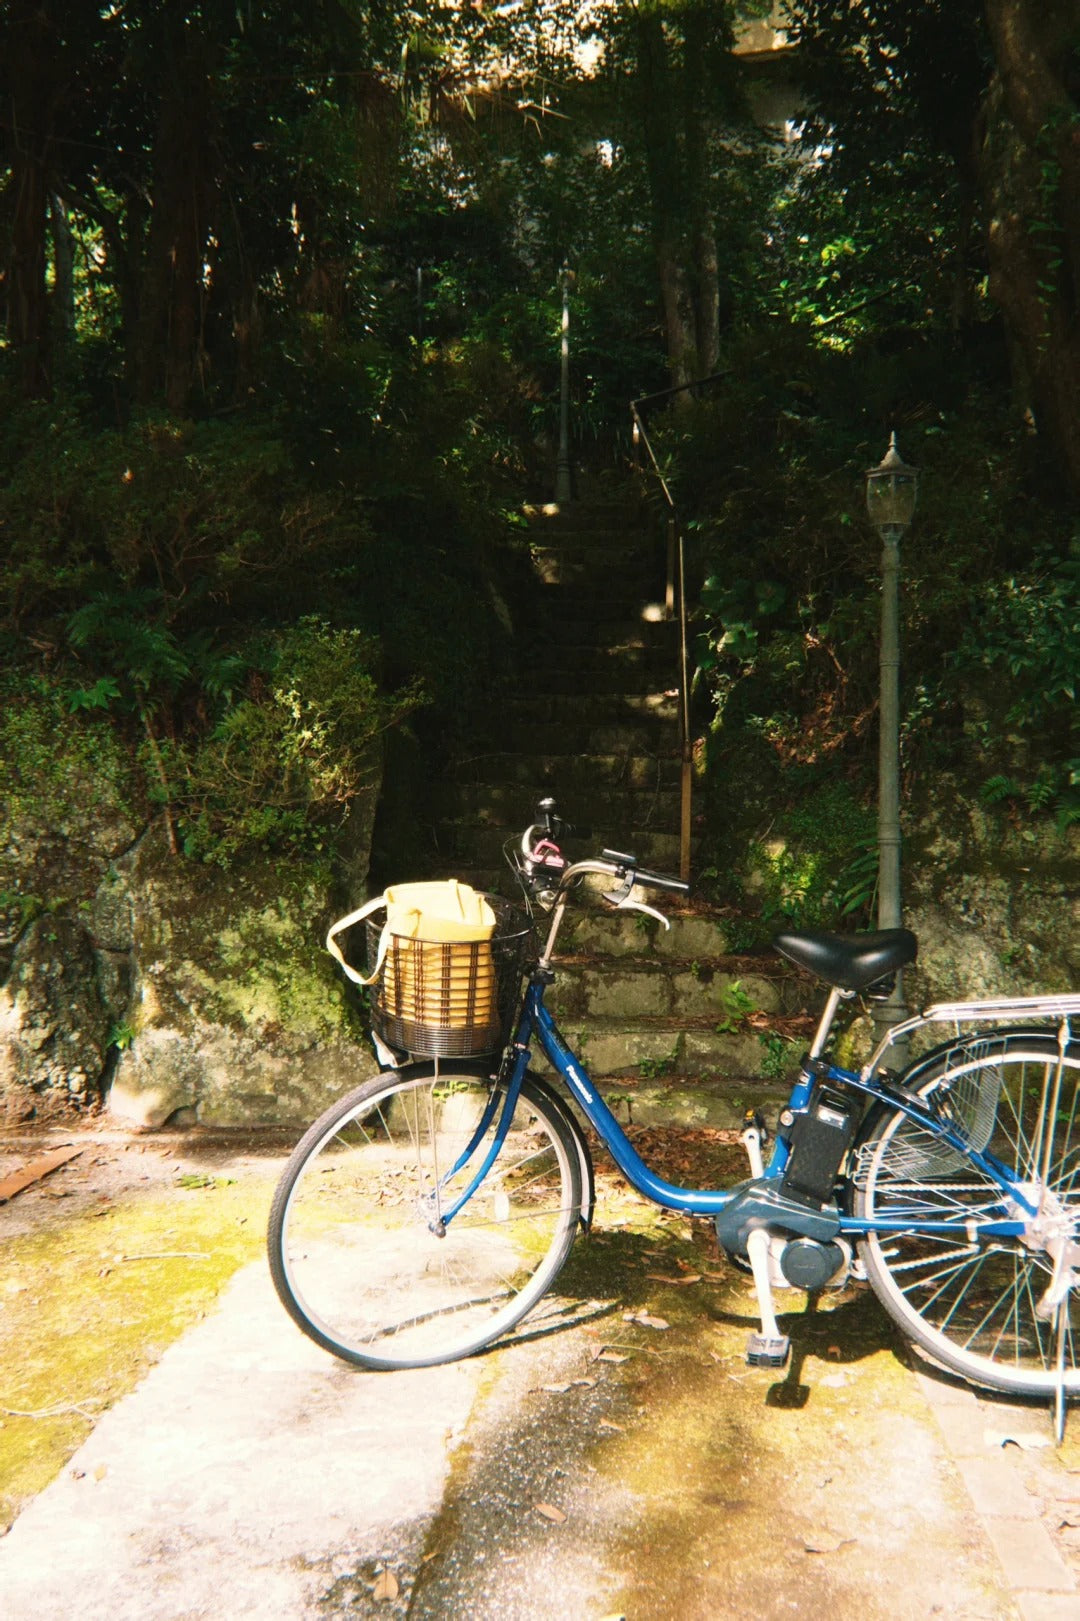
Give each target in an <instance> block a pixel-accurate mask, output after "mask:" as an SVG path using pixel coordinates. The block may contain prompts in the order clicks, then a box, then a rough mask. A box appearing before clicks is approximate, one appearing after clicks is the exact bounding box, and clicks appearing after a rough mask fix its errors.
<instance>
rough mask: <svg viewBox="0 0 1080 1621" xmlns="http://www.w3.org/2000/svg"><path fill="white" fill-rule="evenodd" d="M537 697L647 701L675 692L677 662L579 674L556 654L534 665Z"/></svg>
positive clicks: (655, 662) (658, 662)
mask: <svg viewBox="0 0 1080 1621" xmlns="http://www.w3.org/2000/svg"><path fill="white" fill-rule="evenodd" d="M535 669H536V674H535V682H536V687H537V692H536V697H537V699H540V698H548V697H572V698H582V697H586V696H587V697H590V698H598V697H603V696H606V695H608V694H615V695H616V696H620V697H623V698H630V697H639V698H647V697H649V696H650V694H653V693H658V692H659V693H664V692H667V691H669V690H672V689H674V688H675V686H676V685H677V683H678V679H679V671H678V666H677V665H676V663H675V661H674V659H663V660H657V659H654V660H652V661H651V662H650V663H648V664H634V663H628V664H627V665H626V666H625V667H623V666H620V665H617V664H614V663H609V664H608V665H607V666H606V667H594V668H593V669H591V670H580V669H578V668H576V667H575V666H574V665H573V664H571V663H568V662H566V661H564V660H563V659H562V658H561V656H560V655H558V654H556V653H551V654H548V655H547V656H546V657H541V658H539V659H538V660H536V661H535Z"/></svg>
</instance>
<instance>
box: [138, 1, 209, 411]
mask: <svg viewBox="0 0 1080 1621" xmlns="http://www.w3.org/2000/svg"><path fill="white" fill-rule="evenodd" d="M170 33H171V36H172V37H171V41H170V54H171V56H172V61H173V64H174V66H173V71H172V72H171V74H169V75H168V76H167V78H166V80H165V90H164V95H163V100H162V105H161V114H160V118H159V121H158V130H157V137H156V141H155V149H154V181H153V191H152V211H151V215H150V225H149V229H148V232H147V240H146V260H145V265H144V269H143V275H142V280H141V287H140V292H139V313H138V330H137V336H136V344H135V350H136V354H135V373H136V377H135V397H136V400H137V401H138V403H139V404H140V405H143V406H146V405H151V404H154V403H155V402H158V401H163V402H164V403H165V405H167V406H168V408H169V409H170V410H171V411H176V412H183V411H184V410H186V409H187V406H188V404H189V401H190V397H191V392H192V388H193V386H194V383H195V381H196V379H197V377H198V376H199V375H200V373H201V369H202V366H201V361H202V344H201V337H202V306H203V298H204V292H205V289H204V285H203V283H204V277H203V265H204V261H205V253H206V246H207V232H208V226H209V216H210V208H211V204H212V199H213V195H214V192H215V189H216V176H215V172H214V164H213V130H212V122H213V94H212V87H211V76H210V62H209V50H208V47H207V45H206V42H205V41H204V40H201V39H200V38H198V37H196V36H194V35H193V34H192V33H191V32H190V31H188V30H185V29H183V28H182V27H174V28H172V29H171V30H170Z"/></svg>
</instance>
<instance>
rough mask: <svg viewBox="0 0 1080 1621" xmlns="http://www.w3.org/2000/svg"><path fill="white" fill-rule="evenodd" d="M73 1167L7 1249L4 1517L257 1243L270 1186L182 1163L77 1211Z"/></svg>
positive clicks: (0, 1259)
mask: <svg viewBox="0 0 1080 1621" xmlns="http://www.w3.org/2000/svg"><path fill="white" fill-rule="evenodd" d="M78 1165H79V1161H78V1160H76V1161H75V1162H73V1167H72V1172H71V1174H72V1176H73V1177H74V1176H78V1175H79V1174H80V1173H79V1172H78V1171H77V1169H76V1167H78ZM87 1174H88V1173H85V1172H84V1173H82V1175H83V1176H86V1175H87ZM90 1174H91V1179H92V1173H90ZM63 1175H64V1173H63V1172H61V1173H58V1174H57V1175H56V1176H54V1178H52V1179H50V1183H49V1184H43V1185H42V1186H41V1188H40V1189H37V1190H34V1192H33V1193H28V1194H26V1195H23V1196H22V1198H24V1199H27V1200H28V1202H29V1201H30V1200H31V1199H33V1198H35V1196H36V1199H37V1202H38V1204H39V1206H40V1205H44V1203H45V1202H46V1201H53V1205H52V1210H51V1212H49V1213H47V1215H46V1218H45V1219H43V1220H42V1219H38V1220H35V1221H34V1222H33V1223H32V1224H30V1230H28V1231H23V1232H21V1233H16V1234H15V1235H14V1236H12V1237H9V1238H8V1239H7V1240H6V1242H5V1243H4V1244H3V1246H2V1248H0V1305H2V1312H0V1369H2V1370H3V1371H2V1373H0V1527H6V1526H7V1525H8V1524H9V1523H10V1522H11V1520H12V1519H13V1518H14V1516H15V1515H16V1514H17V1513H18V1511H19V1509H20V1508H21V1506H22V1505H23V1504H24V1503H25V1502H26V1501H27V1499H28V1498H29V1497H31V1496H33V1495H34V1494H35V1493H36V1492H38V1491H40V1490H41V1489H42V1487H43V1486H45V1485H47V1483H48V1482H49V1480H51V1479H52V1477H53V1476H54V1475H55V1474H56V1472H57V1471H58V1470H59V1469H60V1468H62V1467H63V1465H64V1463H65V1462H66V1461H67V1459H68V1458H69V1457H70V1456H71V1455H72V1453H73V1452H74V1451H75V1450H76V1449H77V1447H78V1446H79V1445H80V1444H81V1443H82V1441H83V1440H84V1439H85V1438H86V1436H87V1435H88V1434H89V1432H90V1430H91V1429H92V1428H93V1425H94V1421H95V1419H96V1418H97V1417H98V1415H99V1414H100V1413H101V1412H102V1411H103V1410H104V1409H105V1408H107V1407H110V1406H111V1405H112V1404H113V1403H114V1402H116V1401H118V1400H119V1399H120V1398H121V1397H122V1396H124V1395H126V1394H127V1392H128V1391H130V1390H132V1389H133V1388H134V1386H135V1385H136V1384H137V1383H138V1381H139V1380H140V1379H141V1378H142V1376H143V1375H144V1374H145V1373H146V1371H147V1370H148V1368H149V1367H150V1366H151V1365H152V1364H153V1363H154V1362H156V1361H157V1360H158V1358H159V1357H160V1356H161V1355H162V1353H163V1352H164V1351H165V1350H166V1349H167V1347H168V1346H169V1345H170V1344H171V1343H172V1342H173V1341H174V1340H175V1339H177V1338H178V1337H179V1335H180V1334H181V1333H183V1331H184V1329H185V1328H187V1327H188V1326H189V1325H190V1324H191V1323H193V1322H194V1321H196V1320H197V1319H198V1318H199V1317H200V1316H202V1315H204V1314H205V1312H206V1311H207V1309H208V1308H209V1307H210V1305H211V1304H212V1302H213V1301H214V1299H215V1297H216V1296H217V1295H218V1293H219V1292H220V1291H221V1289H222V1288H223V1286H224V1285H225V1284H226V1283H227V1282H228V1280H229V1279H230V1278H231V1277H232V1275H233V1273H234V1272H235V1271H236V1270H237V1268H238V1267H240V1266H242V1265H243V1264H244V1263H245V1262H246V1261H249V1260H251V1259H253V1258H254V1257H255V1256H256V1255H257V1254H259V1253H260V1251H261V1249H262V1245H263V1241H264V1239H263V1235H264V1231H265V1219H266V1211H267V1208H268V1206H269V1201H270V1196H271V1191H272V1182H273V1172H272V1169H271V1168H270V1167H269V1166H267V1167H265V1168H260V1169H258V1170H256V1171H252V1170H247V1171H245V1172H244V1173H243V1174H237V1175H235V1176H234V1175H233V1173H232V1172H231V1171H228V1170H222V1169H220V1168H219V1167H216V1166H215V1167H212V1168H203V1167H196V1166H194V1165H193V1164H188V1163H187V1162H184V1163H180V1162H176V1163H175V1167H172V1166H170V1168H169V1180H168V1181H167V1182H166V1183H165V1185H160V1182H159V1183H158V1185H153V1183H154V1181H155V1180H157V1179H149V1180H151V1185H150V1186H149V1187H148V1188H147V1189H146V1190H145V1191H140V1190H138V1189H132V1188H130V1187H128V1188H126V1189H124V1190H123V1192H116V1193H115V1194H113V1193H111V1192H101V1193H96V1194H91V1195H90V1196H89V1198H78V1197H72V1198H71V1203H72V1204H73V1205H77V1206H78V1208H77V1209H76V1210H75V1211H74V1212H73V1213H72V1214H70V1215H68V1214H67V1212H66V1210H65V1209H64V1206H62V1205H60V1203H59V1200H60V1198H61V1197H63V1194H64V1192H65V1191H66V1190H65V1189H64V1187H63ZM98 1181H99V1183H100V1184H101V1185H103V1186H106V1187H107V1186H108V1179H107V1178H106V1177H105V1176H103V1175H101V1176H99V1178H98ZM10 1215H11V1218H17V1217H18V1216H19V1215H20V1211H19V1206H18V1204H15V1205H13V1206H12V1207H11V1212H10ZM13 1224H14V1221H13Z"/></svg>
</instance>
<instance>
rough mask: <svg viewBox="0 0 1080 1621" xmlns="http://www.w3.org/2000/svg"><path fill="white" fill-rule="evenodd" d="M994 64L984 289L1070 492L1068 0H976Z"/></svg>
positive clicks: (1077, 474) (1073, 145)
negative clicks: (997, 310) (1018, 359)
mask: <svg viewBox="0 0 1080 1621" xmlns="http://www.w3.org/2000/svg"><path fill="white" fill-rule="evenodd" d="M986 14H987V22H988V25H989V29H990V36H991V41H992V43H993V47H994V54H995V61H996V69H997V71H996V74H995V77H994V81H993V83H992V85H991V88H990V92H989V95H988V97H987V102H986V107H985V117H984V130H985V133H984V140H983V145H982V152H981V175H982V183H983V189H984V194H985V197H986V201H987V215H988V222H989V232H988V237H989V253H990V290H991V294H992V296H993V297H994V299H995V300H996V302H997V303H998V304H999V306H1000V307H1001V310H1002V313H1003V315H1004V317H1005V320H1006V322H1007V324H1008V326H1009V329H1010V333H1011V336H1012V338H1013V339H1014V340H1015V343H1016V345H1017V347H1018V349H1019V351H1020V354H1021V355H1022V357H1023V362H1024V371H1025V372H1026V377H1027V381H1028V386H1029V388H1030V401H1029V404H1030V407H1031V410H1032V413H1033V416H1034V421H1035V426H1036V430H1037V432H1038V433H1040V434H1041V435H1042V436H1043V437H1044V438H1045V439H1046V440H1047V442H1048V443H1049V445H1050V447H1051V449H1052V450H1053V451H1054V453H1055V455H1056V457H1057V459H1058V461H1059V463H1060V465H1061V467H1062V469H1063V471H1064V474H1065V477H1066V478H1067V480H1068V482H1069V484H1070V485H1071V487H1072V488H1073V490H1075V491H1076V492H1077V493H1078V494H1080V105H1078V103H1077V100H1076V98H1075V96H1074V95H1073V94H1071V93H1070V85H1071V82H1072V79H1071V76H1070V75H1071V63H1072V59H1073V53H1074V50H1075V38H1076V9H1075V3H1074V0H986Z"/></svg>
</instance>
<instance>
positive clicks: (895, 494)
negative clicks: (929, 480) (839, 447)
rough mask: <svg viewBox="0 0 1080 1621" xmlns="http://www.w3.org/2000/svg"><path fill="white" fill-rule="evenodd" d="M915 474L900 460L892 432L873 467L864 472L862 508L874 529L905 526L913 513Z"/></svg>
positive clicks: (917, 493) (912, 469)
mask: <svg viewBox="0 0 1080 1621" xmlns="http://www.w3.org/2000/svg"><path fill="white" fill-rule="evenodd" d="M918 495H919V473H918V469H917V468H915V467H909V466H908V465H907V463H906V462H905V461H903V460H902V458H901V456H900V452H899V450H897V448H896V435H895V433H893V434H890V436H889V448H888V450H887V451H886V452H885V454H884V456H883V457H882V458H881V461H880V462H879V463H878V465H877V466H876V467H870V468H868V469H867V473H866V510H867V512H868V513H869V515H870V522H871V523H872V524H873V525H874V527H875V529H906V528H907V526H908V524H909V523H910V522H911V520H912V518H913V517H914V516H915V503H916V501H917V500H918Z"/></svg>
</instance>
